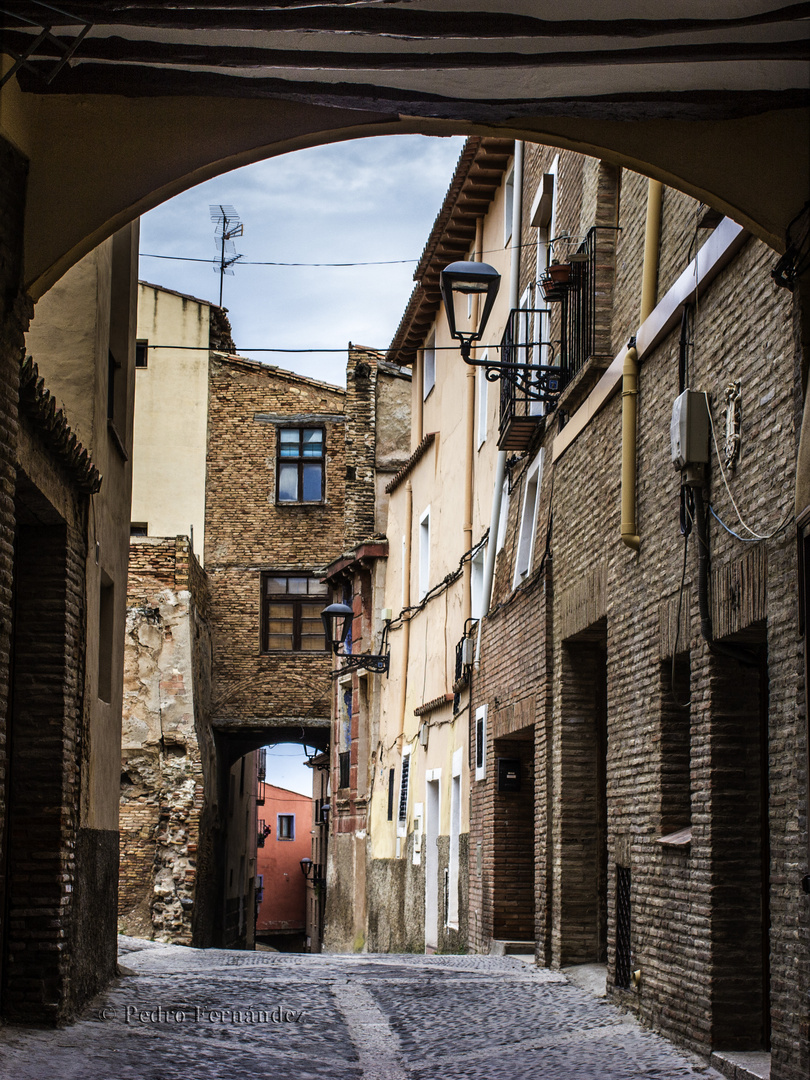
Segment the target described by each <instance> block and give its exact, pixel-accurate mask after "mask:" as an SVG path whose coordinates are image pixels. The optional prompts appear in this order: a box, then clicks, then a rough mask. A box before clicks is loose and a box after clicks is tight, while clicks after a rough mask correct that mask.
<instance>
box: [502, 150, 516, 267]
mask: <svg viewBox="0 0 810 1080" xmlns="http://www.w3.org/2000/svg"><path fill="white" fill-rule="evenodd" d="M514 205H515V169H514V166H512V168H511V169H510V170H509V175H508V176H507V177H506V183H505V184H504V189H503V246H504V247H506V245H507V244H508V243H509V241H510V239H511V238H512V208H513V207H514Z"/></svg>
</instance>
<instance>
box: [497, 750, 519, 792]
mask: <svg viewBox="0 0 810 1080" xmlns="http://www.w3.org/2000/svg"><path fill="white" fill-rule="evenodd" d="M498 791H520V758H505V757H499V758H498Z"/></svg>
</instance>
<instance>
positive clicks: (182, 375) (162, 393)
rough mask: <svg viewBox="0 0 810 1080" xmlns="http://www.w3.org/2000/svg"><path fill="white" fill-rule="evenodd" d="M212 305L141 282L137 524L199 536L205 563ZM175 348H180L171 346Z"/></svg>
mask: <svg viewBox="0 0 810 1080" xmlns="http://www.w3.org/2000/svg"><path fill="white" fill-rule="evenodd" d="M209 325H210V305H209V304H207V303H206V302H205V301H202V300H195V299H193V298H192V297H188V296H179V295H178V294H176V293H173V292H169V291H167V290H164V289H160V288H158V287H155V286H153V285H147V284H146V283H144V282H140V284H139V287H138V340H139V341H147V342H148V350H147V366H146V367H145V368H137V369H136V372H135V437H134V465H133V475H132V521H135V522H145V523H146V524H147V526H148V533H149V535H150V536H191V535H192V533H193V536H194V553H195V554H196V555H197V558H198V559H199V560H200V562H201V563H202V560H203V552H204V550H205V548H204V543H203V541H204V534H203V530H204V526H205V451H206V435H207V429H208V344H209ZM171 346H175V347H174V348H172V347H171Z"/></svg>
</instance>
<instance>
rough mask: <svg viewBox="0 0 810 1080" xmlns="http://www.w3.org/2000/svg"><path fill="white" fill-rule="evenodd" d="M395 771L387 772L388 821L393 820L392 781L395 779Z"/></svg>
mask: <svg viewBox="0 0 810 1080" xmlns="http://www.w3.org/2000/svg"><path fill="white" fill-rule="evenodd" d="M396 773H397V770H396V769H389V770H388V820H389V821H393V820H394V780H395V778H396Z"/></svg>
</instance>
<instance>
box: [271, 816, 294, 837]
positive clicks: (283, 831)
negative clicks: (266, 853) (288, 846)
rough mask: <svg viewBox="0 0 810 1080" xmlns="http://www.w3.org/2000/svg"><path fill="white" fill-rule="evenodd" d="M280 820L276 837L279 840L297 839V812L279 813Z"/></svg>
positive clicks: (278, 819) (278, 818)
mask: <svg viewBox="0 0 810 1080" xmlns="http://www.w3.org/2000/svg"><path fill="white" fill-rule="evenodd" d="M276 820H277V822H278V825H277V832H276V839H278V840H294V839H295V814H278V815H277V817H276Z"/></svg>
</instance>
